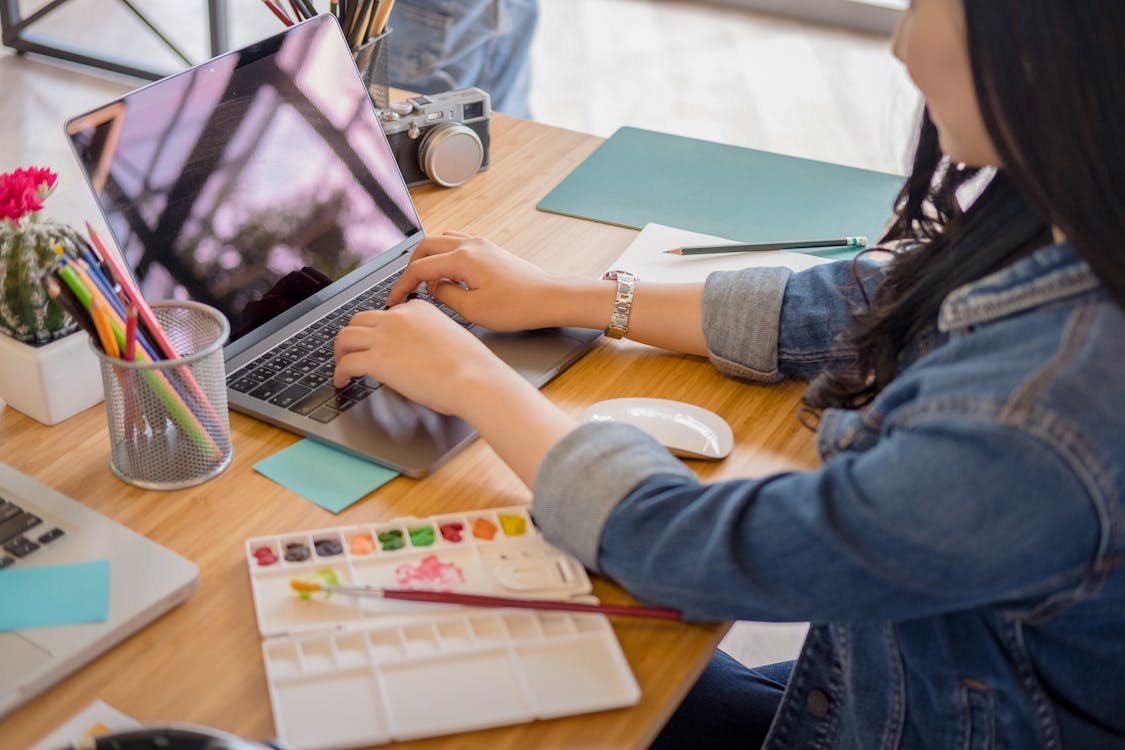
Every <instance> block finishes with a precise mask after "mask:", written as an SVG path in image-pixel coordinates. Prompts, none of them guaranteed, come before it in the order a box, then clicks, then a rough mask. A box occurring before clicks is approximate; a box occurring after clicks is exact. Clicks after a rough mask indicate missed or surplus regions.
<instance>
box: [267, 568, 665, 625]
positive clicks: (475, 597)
mask: <svg viewBox="0 0 1125 750" xmlns="http://www.w3.org/2000/svg"><path fill="white" fill-rule="evenodd" d="M289 586H290V587H291V588H292V589H293V590H294V591H297V592H299V593H312V592H315V591H325V592H331V593H334V594H347V595H349V596H373V597H378V598H380V599H397V600H399V601H408V602H428V603H431V604H460V605H463V606H467V607H514V608H518V609H549V610H555V611H563V612H586V613H589V614H596V615H624V616H626V617H649V618H656V619H660V620H681V619H683V615H682V613H680V612H679V611H678V610H675V609H657V608H654V607H637V606H632V605H628V604H586V603H585V602H570V601H560V600H558V599H516V598H513V597H508V596H488V595H485V594H461V593H457V592H454V591H418V590H416V589H388V588H383V587H381V586H364V585H360V584H354V583H337V584H332V583H325V582H323V581H317V580H312V579H309V578H294V579H292V580H290V581H289Z"/></svg>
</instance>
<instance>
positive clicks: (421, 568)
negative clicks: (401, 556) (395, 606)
mask: <svg viewBox="0 0 1125 750" xmlns="http://www.w3.org/2000/svg"><path fill="white" fill-rule="evenodd" d="M395 580H396V581H397V582H398V585H399V586H402V587H403V588H409V589H420V590H423V591H452V590H453V589H455V588H457V587H458V586H460V585H461V584H463V583H464V582H465V572H464V571H463V570H461V567H460V566H459V565H457V564H456V563H451V562H442V561H441V560H439V559H438V556H437V555H426V556H425V557H423V558H422V561H421V562H419V563H418V564H417V565H411V564H409V563H406V564H404V565H399V566H398V567H397V568H395Z"/></svg>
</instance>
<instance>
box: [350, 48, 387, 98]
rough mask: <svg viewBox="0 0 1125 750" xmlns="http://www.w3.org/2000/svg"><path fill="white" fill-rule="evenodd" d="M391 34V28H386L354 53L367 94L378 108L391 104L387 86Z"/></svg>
mask: <svg viewBox="0 0 1125 750" xmlns="http://www.w3.org/2000/svg"><path fill="white" fill-rule="evenodd" d="M390 34H391V29H389V28H387V29H384V30H383V33H382V34H379V35H378V36H373V37H371V38H370V39H368V40H367V41H366V42H364V43H363V44H361V45H359V46H358V47H356V49H355V51H354V52H353V53H352V55H353V56H354V57H355V66H356V67H357V68H358V69H359V77H360V78H361V79H363V85H364V86H366V87H367V95H368V96H370V97H371V101H372V102H373V103H374V104H375V106H376V107H377V108H378V109H386V108H387V107H389V106H390V104H391V102H390V91H389V89H388V88H387V86H388V83H387V81H388V76H389V74H388V72H387V37H388V36H390Z"/></svg>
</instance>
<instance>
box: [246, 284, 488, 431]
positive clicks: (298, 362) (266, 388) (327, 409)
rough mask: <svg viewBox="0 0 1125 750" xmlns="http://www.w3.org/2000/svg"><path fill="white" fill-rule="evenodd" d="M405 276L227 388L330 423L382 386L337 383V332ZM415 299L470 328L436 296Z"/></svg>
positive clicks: (303, 333)
mask: <svg viewBox="0 0 1125 750" xmlns="http://www.w3.org/2000/svg"><path fill="white" fill-rule="evenodd" d="M404 270H405V269H404ZM401 275H402V271H399V272H397V273H395V274H393V275H391V276H390V277H388V278H386V279H384V280H383V281H381V282H379V283H378V284H377V285H375V286H373V287H372V288H371V289H368V290H367V291H366V292H364V293H363V294H360V295H359V296H358V297H355V298H353V299H352V300H350V301H348V302H345V303H344V304H342V305H340V306H339V307H337V308H336V309H335V310H332V311H331V312H329V313H328V314H326V315H325V316H324V317H322V318H321V319H320V320H317V321H316V322H314V323H312V324H311V325H309V326H308V327H306V328H304V329H302V330H300V331H298V332H297V333H295V334H293V336H291V337H289V338H288V339H286V340H285V341H283V342H281V343H280V344H278V345H277V346H275V347H274V348H273V349H271V350H269V351H268V352H265V353H264V354H262V355H260V356H259V357H257V358H256V359H254V360H253V361H252V362H250V363H249V364H247V365H245V366H243V367H241V368H239V369H238V370H236V371H235V372H233V373H231V374H230V375H228V376H227V386H228V387H229V388H232V389H234V390H236V391H238V392H239V393H245V394H246V395H248V396H252V397H253V398H256V399H260V400H262V401H266V402H269V403H271V404H274V405H275V406H280V407H282V408H283V409H288V410H289V411H292V412H295V413H297V414H301V415H303V416H307V417H310V418H311V419H315V420H316V421H318V422H323V423H328V422H331V421H332V420H333V419H335V418H336V417H338V416H340V414H342V413H343V412H345V411H347V410H348V409H350V408H352V407H353V406H355V405H356V404H358V403H359V402H360V401H363V400H364V399H365V398H367V397H368V396H370V395H371V394H372V393H373V392H374V390H375V389H376V388H378V387H379V383H378V382H377V381H375V380H374V379H372V378H369V377H363V378H353V379H352V382H351V383H349V384H348V385H347V386H345V387H344V388H336V387H335V386H333V385H332V371H333V370H334V369H335V367H336V358H335V355H334V354H333V350H332V347H333V342H334V341H335V340H336V334H337V333H339V331H340V329H341V328H344V327H345V326H347V324H348V321H349V320H351V317H352V316H353V315H355V314H356V313H357V312H360V311H361V310H379V309H382V308H384V307H385V306H386V304H387V294H388V293H390V290H391V287H392V286H394V283H395V281H397V280H398V277H399V276H401ZM415 296H418V297H420V298H421V299H425V300H428V301H430V302H432V303H433V304H434V305H437V307H438V308H439V309H441V310H442V312H444V313H445V314H446V315H448V316H449V317H451V318H453V320H455V321H456V322H457V323H459V324H461V325H463V326H466V327H467V326H469V325H470V324H469V322H468V321H467V320H465V319H464V318H462V317H461V316H460V315H458V314H457V313H455V312H454V311H453V310H452V309H451V308H449V307H446V306H445V305H442V304H441V303H439V302H438V301H437V300H435V299H433V298H432V297H428V296H427V295H425V294H417V295H415Z"/></svg>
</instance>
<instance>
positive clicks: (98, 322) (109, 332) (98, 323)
mask: <svg viewBox="0 0 1125 750" xmlns="http://www.w3.org/2000/svg"><path fill="white" fill-rule="evenodd" d="M90 316H91V317H92V318H93V319H94V328H95V329H96V330H97V332H98V339H99V340H100V341H101V342H102V351H104V352H105V353H106V354H107V355H109V356H110V357H120V356H121V350H120V349H119V348H118V347H117V340H116V339H115V338H113V329H111V328H110V327H109V317H108V316H107V315H106V311H105V303H104V302H102V301H101V299H99V298H97V297H94V298H93V300H92V301H91V302H90Z"/></svg>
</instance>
